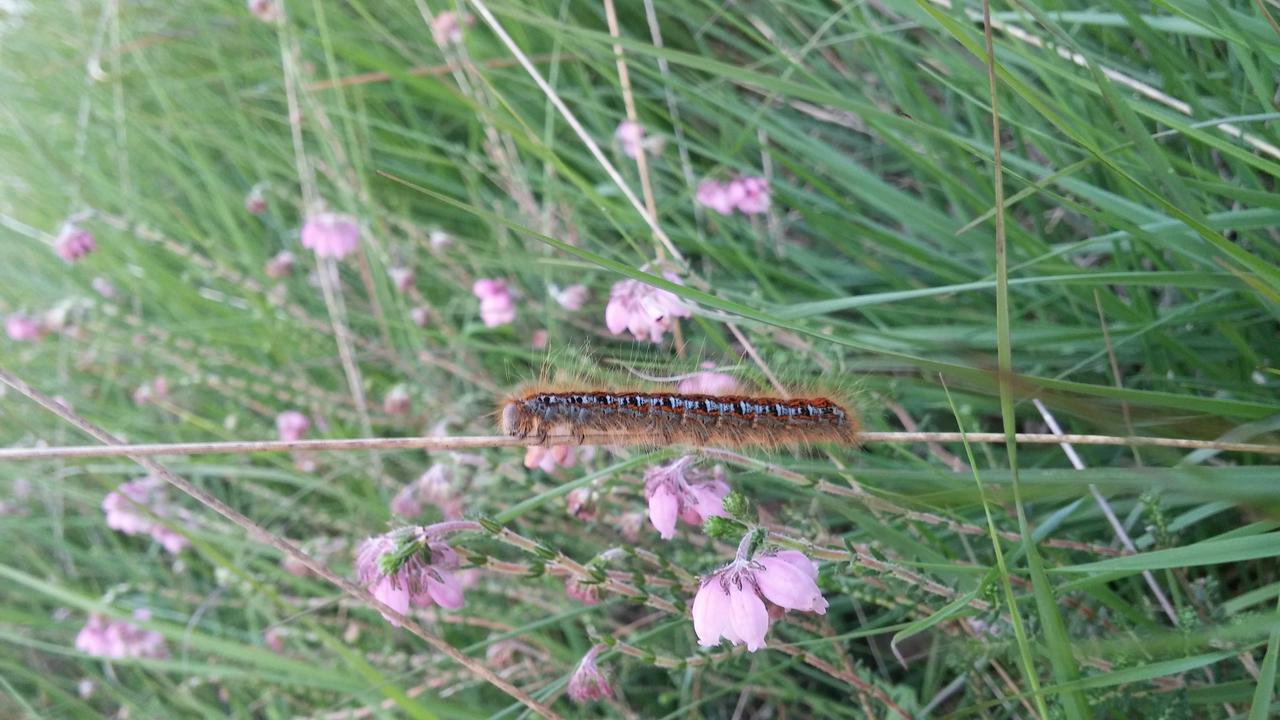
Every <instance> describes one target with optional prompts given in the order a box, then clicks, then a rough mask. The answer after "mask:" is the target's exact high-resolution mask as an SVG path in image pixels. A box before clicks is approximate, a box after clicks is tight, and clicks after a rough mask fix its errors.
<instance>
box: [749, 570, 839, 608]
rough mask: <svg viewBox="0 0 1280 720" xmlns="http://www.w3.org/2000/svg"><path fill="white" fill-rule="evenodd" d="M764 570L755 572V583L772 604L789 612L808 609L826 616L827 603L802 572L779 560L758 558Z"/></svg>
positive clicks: (815, 585) (811, 579) (811, 581)
mask: <svg viewBox="0 0 1280 720" xmlns="http://www.w3.org/2000/svg"><path fill="white" fill-rule="evenodd" d="M758 560H759V562H760V564H761V565H763V566H764V570H762V571H761V572H758V573H756V584H757V585H759V587H760V592H761V593H762V594H763V595H764V596H765V598H766V599H768V600H769V602H772V603H773V604H775V605H778V606H780V607H784V608H786V609H788V610H805V611H810V612H816V613H818V614H820V615H821V614H824V613H825V612H826V610H827V601H826V600H824V599H823V598H822V592H821V591H819V590H818V586H817V584H816V583H814V582H813V578H811V577H809V576H808V575H807V574H805V572H804V571H803V570H801V569H800V568H798V567H796V566H795V565H792V564H791V563H789V562H787V561H786V560H780V559H778V558H777V557H768V556H766V557H762V558H759V559H758Z"/></svg>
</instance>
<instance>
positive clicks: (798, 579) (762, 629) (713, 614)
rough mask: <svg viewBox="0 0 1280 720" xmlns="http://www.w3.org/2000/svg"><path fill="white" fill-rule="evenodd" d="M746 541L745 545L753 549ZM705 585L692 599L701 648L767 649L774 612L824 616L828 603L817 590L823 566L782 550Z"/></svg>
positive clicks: (744, 562)
mask: <svg viewBox="0 0 1280 720" xmlns="http://www.w3.org/2000/svg"><path fill="white" fill-rule="evenodd" d="M749 539H750V538H749V537H748V538H744V539H743V543H742V545H743V546H746V545H748V544H749ZM744 555H745V553H744V550H743V549H742V548H740V549H739V551H738V556H737V557H736V558H735V559H734V561H733V562H731V563H729V564H728V565H726V566H724V567H722V568H720V569H719V570H717V571H715V572H714V573H712V574H711V575H710V576H708V577H706V578H704V579H703V581H702V586H701V587H700V588H699V590H698V593H697V595H695V596H694V598H693V631H694V633H695V634H697V636H698V644H699V645H701V646H703V647H714V646H715V645H718V644H719V643H720V641H721V640H722V639H724V640H728V641H729V642H730V643H732V644H734V645H746V646H747V650H748V651H749V652H755V651H756V650H759V649H760V648H762V647H764V636H765V634H766V633H768V632H769V616H770V613H769V608H768V607H767V605H769V604H772V605H775V606H777V607H779V608H781V609H783V610H796V611H800V612H812V613H817V614H819V615H825V614H826V612H827V601H826V599H825V598H823V597H822V591H820V590H819V589H818V584H817V578H818V566H817V565H815V564H814V563H813V561H812V560H810V559H809V558H808V557H805V555H804V553H801V552H797V551H795V550H781V551H775V552H768V553H764V554H758V555H756V556H755V557H753V558H747V557H744Z"/></svg>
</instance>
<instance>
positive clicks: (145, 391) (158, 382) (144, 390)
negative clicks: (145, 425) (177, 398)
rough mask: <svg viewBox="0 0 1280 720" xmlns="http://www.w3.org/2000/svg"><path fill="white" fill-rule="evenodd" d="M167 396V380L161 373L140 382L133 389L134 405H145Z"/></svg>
mask: <svg viewBox="0 0 1280 720" xmlns="http://www.w3.org/2000/svg"><path fill="white" fill-rule="evenodd" d="M167 397H169V381H168V380H167V379H165V377H164V376H163V375H160V376H159V377H156V378H154V379H152V380H149V381H147V382H144V383H142V384H141V385H139V386H138V389H136V390H134V391H133V402H134V404H135V405H146V404H148V403H153V402H155V401H157V400H163V399H165V398H167Z"/></svg>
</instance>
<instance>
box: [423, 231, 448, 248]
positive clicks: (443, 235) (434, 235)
mask: <svg viewBox="0 0 1280 720" xmlns="http://www.w3.org/2000/svg"><path fill="white" fill-rule="evenodd" d="M427 242H428V243H429V244H430V245H431V250H432V251H433V252H442V251H443V250H445V249H446V248H448V247H449V246H450V245H452V244H453V236H452V235H450V234H449V233H447V232H445V231H444V230H432V231H431V232H430V233H428V234H427Z"/></svg>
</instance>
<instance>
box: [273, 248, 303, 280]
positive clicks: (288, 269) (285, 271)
mask: <svg viewBox="0 0 1280 720" xmlns="http://www.w3.org/2000/svg"><path fill="white" fill-rule="evenodd" d="M297 263H298V258H297V256H295V255H294V254H293V253H291V252H289V251H288V250H283V251H281V252H278V253H276V254H275V255H274V256H273V257H272V258H271V259H270V260H268V261H267V265H266V268H265V270H266V273H267V277H269V278H275V279H277V280H279V279H280V278H282V277H288V276H290V275H292V274H293V267H294V265H296V264H297Z"/></svg>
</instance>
